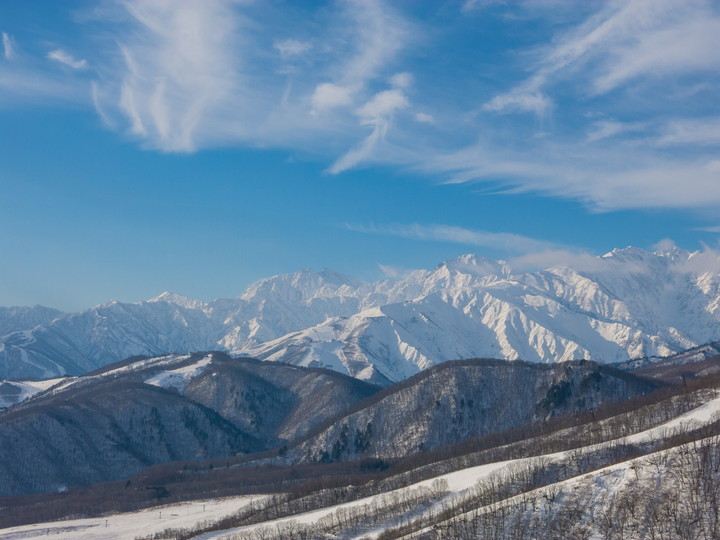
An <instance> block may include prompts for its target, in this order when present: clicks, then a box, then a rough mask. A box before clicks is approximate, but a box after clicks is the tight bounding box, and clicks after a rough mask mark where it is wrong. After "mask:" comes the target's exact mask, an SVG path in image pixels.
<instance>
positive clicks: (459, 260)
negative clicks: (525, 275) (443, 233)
mask: <svg viewBox="0 0 720 540" xmlns="http://www.w3.org/2000/svg"><path fill="white" fill-rule="evenodd" d="M440 269H447V270H449V271H455V272H459V273H463V274H470V275H474V276H507V275H510V273H511V270H510V266H509V265H508V264H507V263H506V262H505V261H503V260H494V259H487V258H485V257H480V256H479V255H475V254H473V253H467V254H465V255H460V256H459V257H456V258H454V259H448V260H447V261H444V262H442V263H441V264H439V265H438V266H437V267H436V269H435V270H436V271H437V270H440Z"/></svg>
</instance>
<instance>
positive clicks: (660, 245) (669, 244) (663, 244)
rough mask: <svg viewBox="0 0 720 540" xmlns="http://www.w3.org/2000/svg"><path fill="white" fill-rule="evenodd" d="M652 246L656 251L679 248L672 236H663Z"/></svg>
mask: <svg viewBox="0 0 720 540" xmlns="http://www.w3.org/2000/svg"><path fill="white" fill-rule="evenodd" d="M652 248H653V249H654V250H656V251H672V250H673V249H677V244H676V243H675V241H674V240H672V239H671V238H663V239H662V240H658V241H657V242H655V243H654V244H653V246H652Z"/></svg>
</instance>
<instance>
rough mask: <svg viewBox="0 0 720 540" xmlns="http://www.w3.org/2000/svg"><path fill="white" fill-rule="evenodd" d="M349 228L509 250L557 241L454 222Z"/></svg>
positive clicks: (530, 249) (544, 246)
mask: <svg viewBox="0 0 720 540" xmlns="http://www.w3.org/2000/svg"><path fill="white" fill-rule="evenodd" d="M348 228H349V229H350V230H353V231H356V232H362V233H370V234H382V235H390V236H400V237H403V238H412V239H415V240H429V241H435V242H449V243H453V244H464V245H468V246H476V247H485V248H490V249H498V250H502V251H505V252H510V253H535V252H539V251H548V250H551V249H557V248H558V246H557V244H554V243H552V242H546V241H543V240H536V239H535V238H530V237H527V236H523V235H520V234H514V233H507V232H489V231H481V230H473V229H466V228H463V227H455V226H452V225H420V224H410V225H399V224H393V225H380V226H375V225H373V226H358V225H348Z"/></svg>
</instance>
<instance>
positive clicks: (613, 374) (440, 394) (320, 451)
mask: <svg viewBox="0 0 720 540" xmlns="http://www.w3.org/2000/svg"><path fill="white" fill-rule="evenodd" d="M661 385H662V384H661V383H657V382H654V381H651V380H649V379H643V378H641V377H637V376H635V375H632V374H629V373H626V372H622V371H620V370H617V369H613V368H610V367H607V366H602V365H600V364H596V363H594V362H587V361H580V362H567V363H563V364H561V365H544V364H532V363H528V362H522V361H516V362H508V361H502V360H485V359H474V360H461V361H456V362H446V363H444V364H442V365H439V366H436V367H433V368H432V369H430V370H427V371H425V372H423V373H421V374H419V375H416V376H415V377H412V378H410V379H408V380H406V381H403V382H402V383H398V384H396V385H394V386H392V387H389V388H386V389H385V390H383V391H381V392H379V393H377V394H375V395H374V396H372V397H370V398H368V400H366V401H364V402H360V403H358V404H356V405H355V407H354V408H353V411H354V412H351V413H350V414H348V415H346V416H345V417H343V418H339V419H333V421H332V424H329V425H326V426H324V428H323V427H319V428H318V430H316V432H315V433H314V434H313V435H311V436H309V437H308V438H307V440H305V441H303V442H300V443H298V444H296V445H295V446H293V447H292V448H290V450H289V451H288V452H287V454H286V456H285V458H284V459H285V462H306V461H321V462H327V461H348V460H353V459H359V458H381V459H394V458H400V457H405V456H408V455H412V454H415V453H418V452H421V451H424V450H429V449H433V448H437V447H439V446H442V445H446V444H453V443H457V442H460V441H463V440H466V439H468V438H470V437H477V436H482V435H487V434H490V433H497V432H500V431H504V430H508V429H511V428H515V427H517V426H520V425H523V424H528V423H531V422H538V421H542V420H544V419H548V418H551V417H553V416H557V415H561V414H566V413H573V414H574V413H578V412H581V411H586V410H590V409H594V408H596V407H598V406H599V405H601V404H603V403H608V402H614V401H624V400H627V399H628V398H631V397H634V396H638V395H644V394H648V393H650V392H651V391H653V390H654V389H656V388H658V387H659V386H661Z"/></svg>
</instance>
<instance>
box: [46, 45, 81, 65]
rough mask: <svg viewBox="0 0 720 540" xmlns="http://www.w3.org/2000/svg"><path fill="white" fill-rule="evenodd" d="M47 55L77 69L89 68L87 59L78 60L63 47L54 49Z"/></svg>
mask: <svg viewBox="0 0 720 540" xmlns="http://www.w3.org/2000/svg"><path fill="white" fill-rule="evenodd" d="M47 57H48V58H50V59H51V60H55V61H57V62H60V63H61V64H65V65H66V66H68V67H71V68H73V69H77V70H81V69H87V67H88V62H87V60H85V59H82V60H76V59H75V58H73V57H72V56H71V55H70V54H69V53H67V52H65V51H63V50H62V49H55V50H54V51H50V52H49V53H48V54H47Z"/></svg>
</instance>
